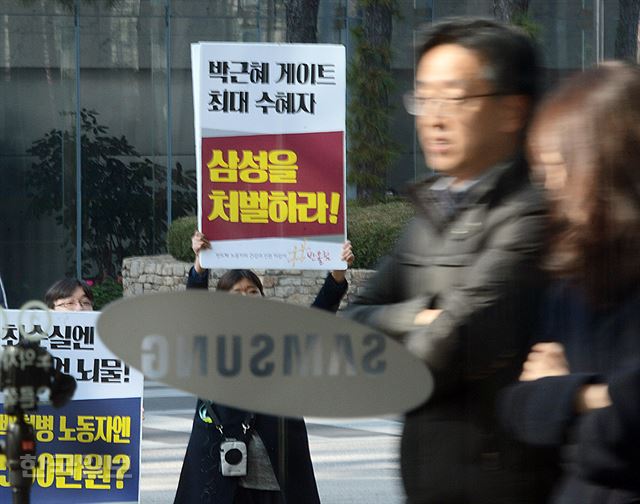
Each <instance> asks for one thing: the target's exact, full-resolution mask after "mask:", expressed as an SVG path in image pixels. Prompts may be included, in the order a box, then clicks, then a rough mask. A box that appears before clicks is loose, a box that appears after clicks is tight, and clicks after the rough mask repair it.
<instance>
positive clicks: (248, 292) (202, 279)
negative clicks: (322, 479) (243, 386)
mask: <svg viewBox="0 0 640 504" xmlns="http://www.w3.org/2000/svg"><path fill="white" fill-rule="evenodd" d="M210 246H211V245H210V243H209V241H208V240H207V238H206V237H205V236H204V235H203V234H202V233H200V232H198V231H196V232H195V234H194V235H193V237H192V239H191V248H192V249H193V252H194V253H195V255H196V259H195V262H194V265H193V267H192V268H191V271H190V272H189V277H188V280H187V289H206V288H207V287H208V280H209V271H208V270H206V269H204V268H202V266H201V265H200V260H199V252H200V251H201V250H203V249H206V248H209V247H210ZM342 259H343V260H344V261H345V262H347V264H348V265H351V264H352V263H353V259H354V256H353V253H352V251H351V244H350V243H349V242H346V243H345V245H344V247H343V252H342ZM216 290H219V291H226V292H229V293H230V294H238V295H244V296H264V289H263V286H262V282H261V281H260V278H258V276H257V275H256V274H255V273H254V272H253V271H251V270H243V269H234V270H229V271H227V272H226V273H225V274H224V275H222V277H220V279H219V281H218V284H217V286H216ZM346 291H347V281H346V279H345V272H344V271H332V272H331V273H330V274H329V275H327V278H326V279H325V282H324V285H323V286H322V288H321V289H320V292H319V293H318V295H317V296H316V299H315V301H314V302H313V304H312V306H314V307H316V308H320V309H324V310H328V311H333V312H335V311H337V309H338V306H339V305H340V300H341V299H342V297H343V296H344V294H345V293H346ZM245 430H246V433H245V432H244V431H245ZM223 437H236V438H239V439H244V440H245V442H246V444H247V448H248V457H247V460H248V470H247V474H246V476H240V477H238V476H223V475H222V472H221V469H220V465H221V462H220V453H219V452H220V445H221V442H222V441H223ZM174 502H175V504H200V503H203V504H204V503H207V504H298V503H300V504H302V503H304V504H319V502H320V498H319V496H318V489H317V486H316V480H315V476H314V474H313V466H312V464H311V456H310V454H309V441H308V438H307V428H306V426H305V423H304V420H302V419H293V418H287V419H285V418H278V417H274V416H270V415H262V414H252V413H250V412H247V411H242V410H238V409H236V408H230V407H226V406H222V405H220V404H215V403H212V402H210V401H206V400H203V399H198V404H197V407H196V414H195V418H194V420H193V427H192V431H191V437H190V438H189V444H188V446H187V452H186V454H185V458H184V462H183V465H182V471H181V473H180V481H179V483H178V490H177V493H176V497H175V500H174Z"/></svg>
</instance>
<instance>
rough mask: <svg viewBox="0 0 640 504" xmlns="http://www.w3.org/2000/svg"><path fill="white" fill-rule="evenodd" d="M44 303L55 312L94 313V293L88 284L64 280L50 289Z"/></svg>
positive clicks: (71, 279) (69, 279)
mask: <svg viewBox="0 0 640 504" xmlns="http://www.w3.org/2000/svg"><path fill="white" fill-rule="evenodd" d="M44 302H45V304H46V305H47V307H49V309H51V310H53V311H92V310H93V293H92V292H91V287H89V285H87V283H86V282H84V281H82V280H79V279H77V278H63V279H62V280H58V281H57V282H56V283H54V284H53V285H52V286H51V287H49V290H47V292H46V293H45V295H44Z"/></svg>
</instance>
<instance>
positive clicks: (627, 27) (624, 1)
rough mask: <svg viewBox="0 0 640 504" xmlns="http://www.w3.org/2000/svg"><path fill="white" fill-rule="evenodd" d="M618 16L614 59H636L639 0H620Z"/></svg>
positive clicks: (639, 11) (639, 13) (639, 12)
mask: <svg viewBox="0 0 640 504" xmlns="http://www.w3.org/2000/svg"><path fill="white" fill-rule="evenodd" d="M619 6H620V13H619V15H620V17H619V18H618V28H617V30H616V47H615V57H616V59H625V60H629V61H633V62H634V63H635V62H636V61H637V54H638V22H639V18H640V0H620V2H619Z"/></svg>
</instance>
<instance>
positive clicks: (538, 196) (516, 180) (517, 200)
mask: <svg viewBox="0 0 640 504" xmlns="http://www.w3.org/2000/svg"><path fill="white" fill-rule="evenodd" d="M506 179H507V183H504V184H502V186H501V189H502V194H501V196H502V204H503V205H505V206H508V207H510V208H513V209H514V210H519V211H523V212H527V213H529V212H531V211H536V212H541V213H543V212H546V210H547V206H548V203H547V199H546V196H545V193H544V190H543V189H542V187H541V186H540V185H539V184H536V183H534V182H533V181H532V179H531V174H530V172H529V167H528V165H527V164H526V162H524V161H521V162H520V163H519V164H518V165H516V166H514V167H513V171H512V172H511V173H508V174H507V175H506Z"/></svg>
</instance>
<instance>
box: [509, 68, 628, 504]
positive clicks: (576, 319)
mask: <svg viewBox="0 0 640 504" xmlns="http://www.w3.org/2000/svg"><path fill="white" fill-rule="evenodd" d="M528 143H529V150H530V157H531V160H532V167H533V171H534V174H535V176H537V177H538V179H539V180H540V182H541V183H542V184H544V187H545V189H546V192H547V194H548V196H549V202H550V205H551V222H552V229H551V233H550V240H549V254H548V260H547V268H548V270H549V271H550V273H551V275H552V276H553V277H554V278H555V279H556V281H555V282H554V284H553V287H552V289H551V292H550V294H549V297H548V302H547V303H546V309H545V312H544V314H543V319H544V320H543V322H544V324H543V325H544V329H543V331H542V335H541V336H542V337H541V338H540V342H539V343H537V344H535V345H534V346H533V347H532V348H531V352H530V353H529V356H528V358H527V360H526V362H525V363H524V366H523V370H522V374H521V376H520V383H518V384H516V385H514V386H512V387H511V388H510V389H509V390H508V391H507V393H506V394H505V396H504V397H503V399H504V400H503V401H502V417H503V419H504V422H505V424H506V425H507V427H508V428H509V429H510V430H511V431H512V432H513V433H514V434H515V435H516V436H517V437H518V438H520V439H521V440H524V441H526V442H529V443H534V444H538V445H547V446H554V445H555V446H558V447H562V453H563V456H564V458H565V460H564V462H565V463H564V464H563V467H564V468H565V473H564V477H563V479H562V481H561V483H560V484H559V486H558V488H557V489H556V491H555V493H554V497H553V502H556V503H567V504H569V503H571V504H575V503H580V504H590V503H594V504H595V503H598V504H604V503H607V504H617V503H631V502H640V70H639V69H638V68H637V67H636V66H632V65H630V64H626V63H621V62H612V63H607V64H604V65H602V66H601V67H600V68H597V69H594V70H589V71H586V72H584V73H582V74H580V75H577V76H575V77H572V78H570V79H568V80H567V81H566V82H565V83H564V84H563V85H561V86H560V87H559V88H558V89H557V90H556V91H555V92H553V93H552V94H551V95H550V96H549V97H548V98H547V99H546V100H545V101H544V102H543V103H542V104H541V106H540V108H539V110H538V112H537V114H536V116H535V118H534V121H533V123H532V126H531V129H530V133H529V142H528Z"/></svg>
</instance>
